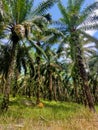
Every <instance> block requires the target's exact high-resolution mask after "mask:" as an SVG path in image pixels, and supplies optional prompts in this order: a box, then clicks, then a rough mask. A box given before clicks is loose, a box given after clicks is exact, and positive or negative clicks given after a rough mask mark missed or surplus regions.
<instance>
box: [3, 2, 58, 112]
mask: <svg viewBox="0 0 98 130" xmlns="http://www.w3.org/2000/svg"><path fill="white" fill-rule="evenodd" d="M55 2H57V0H52V1H51V0H46V1H43V2H42V3H40V4H39V5H38V6H37V7H34V6H33V5H34V0H28V1H27V0H22V1H21V0H15V1H6V0H2V6H3V9H4V14H5V15H4V20H3V21H4V24H6V25H5V29H7V30H6V31H5V35H7V36H9V39H10V43H11V44H12V50H11V56H10V59H9V66H8V73H7V79H6V83H5V91H4V98H3V102H2V110H7V109H8V104H9V94H10V85H11V80H12V77H13V73H14V70H15V66H16V56H17V49H18V44H19V43H21V41H23V40H24V39H25V38H27V39H28V38H29V37H30V35H29V34H30V31H31V30H32V29H39V28H40V27H39V24H38V23H40V22H48V21H47V18H45V17H44V14H46V12H47V9H49V8H51V7H52V6H53V5H54V3H55ZM42 15H43V16H42Z"/></svg>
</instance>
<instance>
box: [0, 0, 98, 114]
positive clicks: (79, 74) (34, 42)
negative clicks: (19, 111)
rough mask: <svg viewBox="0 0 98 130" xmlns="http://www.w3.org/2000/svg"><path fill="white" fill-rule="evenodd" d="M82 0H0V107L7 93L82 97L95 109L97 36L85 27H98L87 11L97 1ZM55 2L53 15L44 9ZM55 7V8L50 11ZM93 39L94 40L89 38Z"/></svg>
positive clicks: (97, 93) (97, 98) (77, 99)
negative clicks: (87, 4) (87, 2)
mask: <svg viewBox="0 0 98 130" xmlns="http://www.w3.org/2000/svg"><path fill="white" fill-rule="evenodd" d="M84 2H85V0H78V1H77V0H73V1H72V0H68V2H67V4H66V5H65V6H64V5H63V3H62V2H61V1H60V0H46V1H44V0H43V1H42V2H41V3H38V5H37V6H36V7H35V6H34V5H35V4H34V3H35V1H34V0H10V1H6V0H1V1H0V94H1V95H2V96H3V98H2V102H1V109H2V110H3V111H5V110H7V109H8V106H9V100H10V99H9V96H10V95H12V96H13V97H15V96H16V95H20V96H24V95H25V96H27V97H29V98H31V97H36V104H39V103H40V98H43V99H44V100H45V99H48V100H50V101H51V100H55V101H72V102H76V103H82V104H84V105H85V106H88V107H89V109H90V110H91V111H93V112H95V107H94V104H97V103H98V40H97V39H96V38H94V37H93V36H90V35H89V34H87V33H86V32H85V31H88V30H93V29H96V30H97V29H98V24H97V16H96V15H92V14H93V11H96V9H97V8H98V2H95V3H93V4H92V5H89V6H87V7H85V8H83V9H82V7H83V3H84ZM54 4H57V6H58V9H59V11H60V13H61V18H60V19H59V20H58V21H54V20H53V19H52V17H51V16H52V14H50V13H49V11H48V10H50V8H51V7H52V6H54ZM55 13H56V12H55ZM91 42H93V44H91Z"/></svg>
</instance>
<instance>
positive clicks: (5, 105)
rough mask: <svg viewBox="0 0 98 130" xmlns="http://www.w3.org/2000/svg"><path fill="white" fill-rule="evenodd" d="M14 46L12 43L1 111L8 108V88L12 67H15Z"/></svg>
mask: <svg viewBox="0 0 98 130" xmlns="http://www.w3.org/2000/svg"><path fill="white" fill-rule="evenodd" d="M16 45H17V43H13V47H12V52H11V57H10V61H9V62H10V64H9V68H8V74H7V78H6V83H5V87H4V97H3V101H2V106H1V109H2V110H3V111H5V110H7V109H8V106H9V94H10V87H11V82H12V77H13V73H14V72H13V71H14V67H15V65H16V57H15V51H16Z"/></svg>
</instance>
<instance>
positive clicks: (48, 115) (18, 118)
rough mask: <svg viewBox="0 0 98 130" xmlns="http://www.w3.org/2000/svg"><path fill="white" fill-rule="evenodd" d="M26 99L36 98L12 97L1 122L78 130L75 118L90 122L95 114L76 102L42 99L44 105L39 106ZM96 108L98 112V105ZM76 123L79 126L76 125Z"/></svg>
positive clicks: (30, 128) (27, 127) (25, 128)
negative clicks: (30, 103)
mask: <svg viewBox="0 0 98 130" xmlns="http://www.w3.org/2000/svg"><path fill="white" fill-rule="evenodd" d="M24 101H26V102H28V101H30V102H31V101H32V102H34V99H32V100H30V99H27V98H25V97H24V98H23V97H16V98H12V97H11V98H10V106H9V109H8V111H7V112H6V113H0V124H3V125H4V126H6V125H8V124H13V125H15V124H21V123H23V128H19V130H20V129H21V130H22V129H23V130H37V129H38V128H39V129H38V130H44V128H46V129H45V130H47V127H49V128H50V127H53V126H54V128H53V130H54V129H56V130H59V129H58V127H57V126H60V127H62V129H60V130H65V128H66V130H67V129H68V130H71V129H72V130H74V129H75V130H78V124H79V123H75V120H78V121H80V120H83V119H85V120H86V121H87V122H88V121H90V119H92V118H93V114H92V113H91V112H89V110H88V109H85V108H84V106H82V105H80V104H76V103H71V102H55V101H51V102H49V101H42V102H43V104H44V107H43V108H39V107H38V106H36V105H29V106H28V105H27V104H25V103H24ZM96 109H97V112H98V106H96ZM76 124H77V126H75V125H76ZM4 126H3V127H4ZM35 126H36V128H35ZM39 126H40V127H39ZM14 127H15V126H14ZM37 127H38V128H37ZM56 127H57V128H56ZM71 127H73V128H71ZM0 130H1V129H0ZM51 130H52V128H51ZM79 130H82V129H79ZM92 130H93V129H92ZM96 130H97V129H96Z"/></svg>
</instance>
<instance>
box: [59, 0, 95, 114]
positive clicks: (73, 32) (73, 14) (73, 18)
mask: <svg viewBox="0 0 98 130" xmlns="http://www.w3.org/2000/svg"><path fill="white" fill-rule="evenodd" d="M83 3H84V0H78V1H76V0H68V3H67V6H66V7H64V5H63V4H62V3H61V2H59V4H58V7H59V9H60V12H61V14H62V18H61V19H60V21H61V24H60V25H61V28H60V29H61V31H62V32H63V33H64V34H65V35H66V39H65V40H64V41H63V42H66V43H67V42H68V43H69V47H70V56H71V59H72V61H73V63H74V66H75V68H76V70H77V71H76V73H77V75H78V77H79V80H80V84H81V86H82V87H83V91H84V94H85V97H86V100H87V104H88V106H89V108H90V110H91V111H94V112H95V107H94V102H93V98H92V95H91V92H90V87H89V85H88V76H87V73H86V70H85V66H84V62H83V51H82V44H81V42H80V36H81V35H80V34H81V31H80V28H79V25H81V24H82V23H83V22H84V21H85V20H86V18H87V17H88V16H89V14H90V13H91V8H92V9H94V8H95V5H96V3H94V4H92V5H90V6H88V7H86V8H85V9H83V10H81V7H82V5H83ZM82 31H83V30H82ZM75 78H76V77H75Z"/></svg>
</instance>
